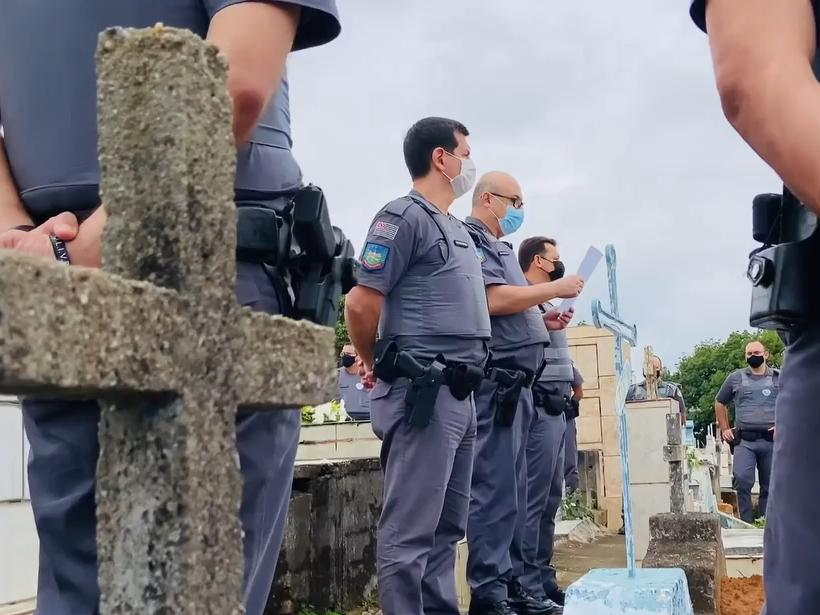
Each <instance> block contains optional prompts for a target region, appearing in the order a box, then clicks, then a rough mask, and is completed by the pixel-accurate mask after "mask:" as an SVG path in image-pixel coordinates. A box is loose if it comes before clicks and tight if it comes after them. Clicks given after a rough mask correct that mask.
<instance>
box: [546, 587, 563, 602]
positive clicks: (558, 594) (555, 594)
mask: <svg viewBox="0 0 820 615" xmlns="http://www.w3.org/2000/svg"><path fill="white" fill-rule="evenodd" d="M547 598H549V599H550V600H552V601H553V602H554V603H555V604H560V605H561V606H564V600H565V598H566V595H565V593H564V590H563V589H561V588H560V587H556V588H555V589H554V590H552V591H551V592H547Z"/></svg>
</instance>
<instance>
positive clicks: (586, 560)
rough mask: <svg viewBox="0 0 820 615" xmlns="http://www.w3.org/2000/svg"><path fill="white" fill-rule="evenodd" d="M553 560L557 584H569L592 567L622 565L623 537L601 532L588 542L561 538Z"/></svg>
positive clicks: (624, 562) (624, 551)
mask: <svg viewBox="0 0 820 615" xmlns="http://www.w3.org/2000/svg"><path fill="white" fill-rule="evenodd" d="M552 564H553V566H555V572H556V576H557V578H558V584H559V585H560V586H561V587H569V586H570V585H572V584H573V583H574V582H575V581H577V580H578V579H580V578H581V577H582V576H584V575H585V574H586V573H588V572H589V571H590V570H592V569H594V568H625V567H626V541H625V538H624V536H622V535H619V534H603V535H601V536H599V537H598V538H596V539H595V540H593V541H592V542H588V543H582V542H573V541H562V542H561V543H559V544H556V545H555V554H554V555H553V559H552Z"/></svg>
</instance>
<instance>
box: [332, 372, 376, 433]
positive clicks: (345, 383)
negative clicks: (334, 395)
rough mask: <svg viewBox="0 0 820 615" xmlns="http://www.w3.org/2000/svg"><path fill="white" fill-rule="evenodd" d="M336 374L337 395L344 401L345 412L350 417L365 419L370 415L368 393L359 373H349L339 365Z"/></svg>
mask: <svg viewBox="0 0 820 615" xmlns="http://www.w3.org/2000/svg"><path fill="white" fill-rule="evenodd" d="M338 375H339V377H338V380H337V383H336V384H337V388H338V395H339V399H341V400H342V401H344V403H345V412H346V413H347V414H348V415H349V416H350V418H352V419H356V420H362V419H364V420H367V419H368V418H369V417H370V393H369V392H368V390H367V389H366V388H364V385H363V384H362V381H361V378H359V374H358V373H355V374H351V373H350V372H349V371H347V370H346V369H345V368H344V367H340V368H339V374H338Z"/></svg>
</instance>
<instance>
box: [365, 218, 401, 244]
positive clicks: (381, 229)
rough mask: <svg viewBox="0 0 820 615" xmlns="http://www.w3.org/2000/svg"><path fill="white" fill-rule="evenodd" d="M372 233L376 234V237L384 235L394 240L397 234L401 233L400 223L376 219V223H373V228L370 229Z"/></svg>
mask: <svg viewBox="0 0 820 615" xmlns="http://www.w3.org/2000/svg"><path fill="white" fill-rule="evenodd" d="M370 234H371V235H374V236H375V237H384V238H385V239H389V240H390V241H393V240H394V239H395V238H396V235H398V234H399V225H398V224H391V223H390V222H386V221H385V220H376V223H375V224H374V225H373V230H371V231H370Z"/></svg>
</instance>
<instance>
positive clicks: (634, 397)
mask: <svg viewBox="0 0 820 615" xmlns="http://www.w3.org/2000/svg"><path fill="white" fill-rule="evenodd" d="M652 367H653V368H654V370H655V377H656V378H657V379H658V397H659V398H668V399H674V400H675V401H676V402H678V409H679V412H680V421H681V425H684V424H686V402H685V401H684V400H683V393H681V390H680V385H679V384H675V383H674V382H666V381H664V380H661V376H662V375H663V362H662V361H661V359H660V357H658V356H653V357H652ZM646 376H647V374H644V380H642V381H641V382H639V383H637V384H631V385H629V389H628V390H627V392H626V401H645V400H646V399H647V391H646Z"/></svg>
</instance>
